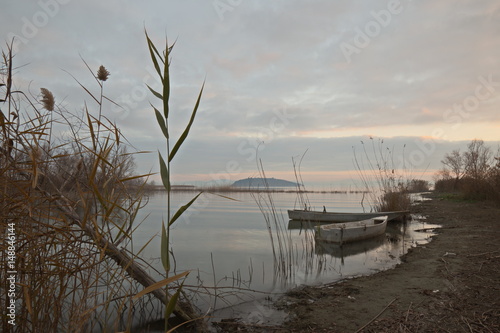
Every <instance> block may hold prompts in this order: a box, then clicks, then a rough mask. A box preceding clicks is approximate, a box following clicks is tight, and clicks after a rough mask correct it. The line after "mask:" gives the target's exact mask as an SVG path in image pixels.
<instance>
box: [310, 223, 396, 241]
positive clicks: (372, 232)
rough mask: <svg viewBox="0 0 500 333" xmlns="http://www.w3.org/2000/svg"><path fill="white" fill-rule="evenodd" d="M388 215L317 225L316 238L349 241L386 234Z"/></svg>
mask: <svg viewBox="0 0 500 333" xmlns="http://www.w3.org/2000/svg"><path fill="white" fill-rule="evenodd" d="M386 227H387V216H381V217H376V218H372V219H367V220H363V221H357V222H345V223H332V224H326V225H321V226H318V227H316V229H315V238H316V239H317V240H321V241H325V242H331V243H338V244H343V243H349V242H355V241H361V240H364V239H369V238H373V237H376V236H379V235H382V234H385V229H386Z"/></svg>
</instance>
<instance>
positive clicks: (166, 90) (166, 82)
mask: <svg viewBox="0 0 500 333" xmlns="http://www.w3.org/2000/svg"><path fill="white" fill-rule="evenodd" d="M165 44H166V46H165V64H164V66H163V80H162V83H163V113H164V114H165V119H168V99H169V98H170V72H169V67H170V64H169V62H168V56H169V54H170V52H169V51H170V50H169V49H168V41H166V42H165Z"/></svg>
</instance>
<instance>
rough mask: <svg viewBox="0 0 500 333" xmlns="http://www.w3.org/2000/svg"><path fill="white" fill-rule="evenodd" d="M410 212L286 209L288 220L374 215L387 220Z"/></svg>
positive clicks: (340, 219) (357, 218) (356, 218)
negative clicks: (384, 217)
mask: <svg viewBox="0 0 500 333" xmlns="http://www.w3.org/2000/svg"><path fill="white" fill-rule="evenodd" d="M408 214H410V212H409V211H407V210H401V211H394V212H371V213H339V212H324V211H323V212H319V211H313V210H300V209H294V210H288V217H289V218H290V220H297V221H310V222H327V223H336V222H354V221H361V220H366V219H371V218H374V217H380V216H387V220H388V221H391V220H395V219H401V218H403V217H404V216H406V215H408Z"/></svg>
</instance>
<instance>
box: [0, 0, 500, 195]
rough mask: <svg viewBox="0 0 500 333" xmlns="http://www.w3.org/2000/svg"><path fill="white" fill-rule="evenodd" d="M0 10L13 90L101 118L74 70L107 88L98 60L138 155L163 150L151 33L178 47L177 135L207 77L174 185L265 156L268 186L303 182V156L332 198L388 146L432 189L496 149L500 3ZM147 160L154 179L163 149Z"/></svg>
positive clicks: (171, 0)
mask: <svg viewBox="0 0 500 333" xmlns="http://www.w3.org/2000/svg"><path fill="white" fill-rule="evenodd" d="M0 2H1V6H2V10H1V12H0V34H1V37H2V42H3V45H5V44H6V43H7V42H8V41H10V40H11V39H12V37H16V45H15V51H16V58H15V65H16V66H18V68H17V69H16V73H15V74H16V82H15V84H16V85H17V86H18V87H20V88H23V87H27V86H28V84H29V87H30V89H31V90H32V91H33V92H34V93H35V94H36V93H37V92H38V91H39V88H40V87H46V88H48V89H50V90H51V91H52V92H53V93H54V95H55V96H56V99H57V100H58V102H59V103H60V105H61V106H63V107H65V108H67V109H69V110H78V109H81V108H82V105H83V101H84V100H87V102H88V103H89V106H91V107H94V110H96V109H95V105H92V101H89V100H88V96H86V95H85V93H84V92H83V91H82V89H81V88H80V87H79V86H78V84H77V83H76V82H75V80H74V79H73V78H72V77H71V76H70V75H69V74H68V73H71V75H73V76H75V77H76V78H78V80H79V81H81V82H82V83H83V84H85V85H86V86H88V87H94V88H95V89H94V91H95V92H98V87H96V83H95V81H93V78H92V76H91V75H90V73H89V72H88V70H87V69H86V67H85V65H84V63H83V61H82V60H81V58H80V57H82V58H83V59H85V61H86V62H87V63H88V64H89V65H90V66H91V67H93V68H95V69H96V70H97V68H98V67H99V66H100V65H104V66H105V67H106V68H107V69H108V70H109V71H110V72H111V76H110V79H109V80H108V81H107V82H106V83H105V94H106V96H108V97H109V98H111V99H113V100H114V101H116V102H117V103H119V104H120V105H121V108H118V107H116V106H113V105H112V104H111V103H110V104H108V105H106V109H105V114H106V115H107V116H108V117H109V118H111V119H113V120H115V121H116V123H117V124H118V126H119V127H120V128H121V129H122V132H123V133H124V134H125V136H126V137H127V138H128V139H129V141H130V142H131V143H132V144H133V145H134V146H135V147H137V148H138V149H141V150H151V151H156V150H158V149H160V150H163V149H164V144H163V142H164V140H163V137H162V135H161V132H160V130H159V128H158V126H157V124H156V121H155V118H154V116H153V112H152V110H151V107H150V106H149V103H150V102H153V103H155V102H156V101H155V100H154V97H152V96H151V94H150V93H148V91H147V90H146V88H145V83H148V84H149V85H150V86H153V87H155V86H156V87H157V86H158V81H157V80H156V77H155V76H154V71H153V66H152V65H151V62H150V60H149V55H148V49H147V45H146V40H145V35H144V29H145V28H146V29H147V30H148V33H149V35H150V37H151V38H152V39H153V40H154V41H155V43H157V44H158V45H163V44H164V41H165V37H168V39H169V41H170V42H174V41H176V45H175V48H174V50H173V53H172V64H171V76H172V77H171V80H172V93H171V110H172V111H171V112H172V117H171V120H170V121H171V125H170V126H171V128H172V131H173V133H174V134H173V137H174V138H175V137H177V136H178V135H179V133H180V132H181V131H182V130H183V128H184V126H185V124H186V123H187V121H188V119H189V116H190V113H191V110H192V108H193V106H194V103H195V101H196V97H197V95H198V93H199V89H200V87H201V85H202V83H203V81H204V80H205V81H206V84H205V90H204V94H203V98H202V102H201V106H200V109H199V113H198V117H197V119H196V121H195V123H194V125H193V128H192V132H191V134H190V136H189V138H188V141H187V142H186V144H185V145H184V146H183V149H182V151H181V153H180V154H179V155H178V156H177V158H176V160H175V161H174V164H173V173H174V174H175V177H174V180H175V181H176V182H177V183H188V182H193V181H200V182H201V181H211V180H218V179H231V180H237V179H240V178H243V177H247V176H252V175H253V176H255V175H257V167H256V162H255V156H256V154H255V147H257V146H258V147H259V149H260V150H259V151H260V152H259V154H258V156H259V157H260V158H261V159H262V161H263V164H264V166H265V169H266V171H267V175H268V176H274V177H278V178H286V179H290V180H293V167H292V157H298V156H300V155H301V154H303V153H304V152H305V151H306V150H307V153H306V155H305V157H304V160H303V163H302V169H301V170H302V174H303V177H304V180H305V181H306V183H311V184H323V185H325V186H331V187H335V186H337V184H346V181H347V182H349V181H351V179H355V178H356V174H355V173H354V172H352V170H353V169H354V164H353V159H354V156H355V154H358V156H360V155H359V154H362V152H363V149H364V147H365V148H366V149H367V150H368V151H371V150H372V149H373V148H372V143H373V144H374V145H375V149H376V150H380V146H379V145H380V144H381V141H382V140H383V144H382V149H389V150H391V151H393V152H394V156H395V157H394V160H395V164H396V166H405V167H406V168H409V169H411V170H412V172H414V173H415V176H417V177H424V178H428V179H430V177H431V176H432V173H433V172H434V171H435V170H436V169H439V168H440V160H441V159H442V157H443V155H444V153H446V152H449V151H451V150H452V149H457V148H462V149H463V148H464V147H465V146H466V144H467V142H468V141H470V140H472V139H475V138H479V139H483V140H485V141H488V144H489V145H490V146H492V148H494V149H495V150H496V147H497V144H498V140H500V134H499V133H500V119H499V116H498V115H499V110H500V66H499V65H500V38H498V36H500V3H499V2H498V1H497V0H475V1H473V0H469V1H465V0H453V1H451V0H442V1H431V0H421V1H418V0H413V1H411V0H401V1H397V0H387V1H331V0H315V1H298V0H288V1H284V0H268V1H259V0H256V1H242V0H207V1H195V0H163V1H147V2H138V1H117V0H108V1H94V0H92V1H77V0H39V1H7V0H1V1H0ZM4 49H5V48H4ZM370 137H372V138H373V139H370ZM490 141H491V142H490ZM354 151H356V153H354ZM384 151H385V150H384ZM137 163H138V166H139V170H140V171H143V172H144V171H145V172H147V171H148V170H149V169H153V171H156V170H157V169H158V168H157V167H156V165H157V161H156V155H155V154H150V155H144V156H142V157H140V158H139V157H138V158H137Z"/></svg>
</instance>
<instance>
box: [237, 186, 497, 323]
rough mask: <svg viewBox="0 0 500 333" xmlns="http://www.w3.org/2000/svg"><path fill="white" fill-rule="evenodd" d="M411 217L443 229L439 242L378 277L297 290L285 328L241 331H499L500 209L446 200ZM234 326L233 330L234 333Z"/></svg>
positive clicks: (284, 302) (283, 305) (422, 206)
mask: <svg viewBox="0 0 500 333" xmlns="http://www.w3.org/2000/svg"><path fill="white" fill-rule="evenodd" d="M431 197H432V200H430V201H423V202H421V203H419V204H418V205H416V206H415V207H414V208H413V210H412V212H413V213H416V214H421V215H423V216H426V217H427V222H429V223H433V224H434V223H436V224H441V225H442V228H441V229H440V230H439V231H438V236H436V237H435V238H434V239H433V241H432V242H431V243H429V244H427V245H424V246H419V247H416V248H413V249H411V250H410V252H409V253H408V254H407V255H405V256H404V257H403V263H402V264H400V265H398V266H397V267H396V268H394V269H391V270H387V271H383V272H379V273H377V274H374V275H371V276H366V277H359V278H355V279H349V280H345V281H343V282H340V283H335V284H330V285H328V284H325V285H322V286H319V287H303V288H298V289H296V290H293V291H291V292H289V293H288V295H287V296H286V297H284V298H283V299H281V300H280V301H278V302H277V303H276V305H275V306H277V307H278V308H280V309H283V310H285V311H286V312H288V314H289V317H288V321H287V322H285V323H284V324H283V325H282V326H280V327H270V326H267V327H266V326H262V327H258V326H252V327H249V326H240V327H238V328H237V330H238V331H240V332H356V331H363V332H500V246H499V241H500V221H499V220H500V208H499V207H498V206H494V205H493V204H490V203H484V202H475V203H473V202H464V201H457V200H448V199H441V198H439V197H436V196H434V195H432V196H431ZM234 328H235V327H233V329H234Z"/></svg>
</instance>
